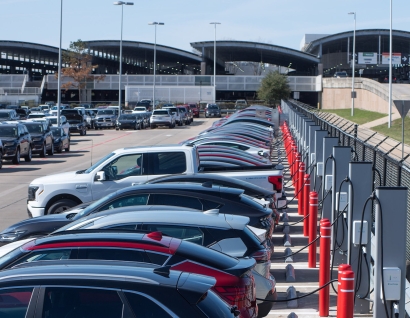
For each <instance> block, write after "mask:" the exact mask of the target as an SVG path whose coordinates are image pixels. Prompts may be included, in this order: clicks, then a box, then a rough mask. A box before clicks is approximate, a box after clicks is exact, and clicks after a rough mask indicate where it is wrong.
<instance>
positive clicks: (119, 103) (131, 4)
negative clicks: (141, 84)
mask: <svg viewBox="0 0 410 318" xmlns="http://www.w3.org/2000/svg"><path fill="white" fill-rule="evenodd" d="M114 5H116V6H121V40H120V61H119V62H120V74H119V75H120V79H119V81H118V82H119V88H118V106H119V114H118V116H119V115H121V84H122V20H123V17H124V5H126V6H133V5H134V2H124V1H115V2H114Z"/></svg>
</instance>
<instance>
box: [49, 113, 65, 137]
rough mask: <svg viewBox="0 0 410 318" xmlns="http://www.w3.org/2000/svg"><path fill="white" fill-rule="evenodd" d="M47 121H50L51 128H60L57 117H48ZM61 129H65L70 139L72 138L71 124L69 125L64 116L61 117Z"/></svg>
mask: <svg viewBox="0 0 410 318" xmlns="http://www.w3.org/2000/svg"><path fill="white" fill-rule="evenodd" d="M47 119H48V120H49V121H50V123H51V127H58V126H57V119H58V118H57V116H50V117H47ZM60 127H61V128H63V129H64V132H65V133H66V135H67V136H68V138H70V124H69V123H68V121H67V118H66V117H65V116H64V115H62V116H60Z"/></svg>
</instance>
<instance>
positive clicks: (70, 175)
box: [31, 171, 90, 185]
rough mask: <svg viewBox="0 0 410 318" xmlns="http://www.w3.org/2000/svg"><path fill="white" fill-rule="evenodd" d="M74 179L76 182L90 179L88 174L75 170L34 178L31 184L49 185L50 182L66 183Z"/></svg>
mask: <svg viewBox="0 0 410 318" xmlns="http://www.w3.org/2000/svg"><path fill="white" fill-rule="evenodd" d="M72 180H76V181H77V182H84V183H86V182H87V183H88V182H89V181H90V175H89V174H83V173H77V172H76V171H70V172H64V173H57V174H52V175H49V176H45V177H41V178H37V179H34V180H33V181H32V182H31V184H33V185H40V184H44V185H51V184H67V183H68V182H69V181H72Z"/></svg>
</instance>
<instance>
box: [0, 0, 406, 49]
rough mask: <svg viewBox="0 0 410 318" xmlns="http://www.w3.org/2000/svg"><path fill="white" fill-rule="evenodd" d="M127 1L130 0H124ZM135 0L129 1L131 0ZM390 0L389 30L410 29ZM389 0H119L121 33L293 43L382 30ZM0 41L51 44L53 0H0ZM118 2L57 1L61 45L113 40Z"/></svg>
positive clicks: (138, 37)
mask: <svg viewBox="0 0 410 318" xmlns="http://www.w3.org/2000/svg"><path fill="white" fill-rule="evenodd" d="M131 1H132V0H131ZM134 1H135V0H134ZM392 1H393V29H396V30H403V31H410V15H409V11H408V7H409V6H408V4H409V2H408V0H392ZM389 10H390V1H389V0H337V1H335V0H311V1H307V0H281V1H278V0H253V1H244V0H235V1H233V0H206V1H198V0H189V1H188V0H173V1H165V0H149V1H135V2H134V5H133V6H124V20H123V24H124V31H123V39H124V40H130V41H141V42H148V43H154V26H150V25H148V23H150V22H154V21H156V22H163V23H165V25H164V26H157V44H159V45H165V46H170V47H173V48H177V49H181V50H185V51H189V52H192V47H191V45H190V43H191V42H199V41H213V40H214V37H215V35H214V26H213V25H210V22H220V23H221V24H220V25H218V26H217V30H216V32H217V33H216V39H217V41H219V40H237V41H252V42H262V43H268V44H274V45H280V46H284V47H288V48H293V49H297V50H299V48H300V42H301V40H302V38H303V36H304V34H309V33H314V34H334V33H339V32H344V31H351V30H353V28H354V19H353V16H352V15H348V12H353V11H355V12H356V15H357V29H358V30H359V29H388V28H389V27H390V11H389ZM0 17H1V18H0V40H13V41H24V42H33V43H40V44H46V45H51V46H56V47H58V45H59V34H60V33H59V26H60V0H0ZM120 25H121V6H115V5H113V1H110V0H63V38H62V47H63V48H68V46H69V44H70V42H71V41H76V40H77V39H81V40H83V41H87V40H119V38H120Z"/></svg>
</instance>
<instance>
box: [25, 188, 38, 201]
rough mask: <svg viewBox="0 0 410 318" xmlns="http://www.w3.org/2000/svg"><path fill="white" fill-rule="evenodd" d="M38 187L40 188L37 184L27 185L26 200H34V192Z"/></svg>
mask: <svg viewBox="0 0 410 318" xmlns="http://www.w3.org/2000/svg"><path fill="white" fill-rule="evenodd" d="M38 189H40V187H39V186H29V187H28V201H35V200H36V192H37V190H38Z"/></svg>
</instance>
